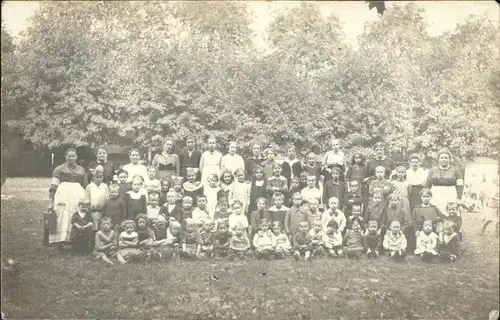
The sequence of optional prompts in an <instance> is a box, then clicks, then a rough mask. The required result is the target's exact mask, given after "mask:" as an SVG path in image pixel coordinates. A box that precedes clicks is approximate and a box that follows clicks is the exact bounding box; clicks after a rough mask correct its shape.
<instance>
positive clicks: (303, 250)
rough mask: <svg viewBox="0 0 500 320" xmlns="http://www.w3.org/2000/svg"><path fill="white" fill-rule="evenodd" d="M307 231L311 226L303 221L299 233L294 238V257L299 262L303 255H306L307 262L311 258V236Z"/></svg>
mask: <svg viewBox="0 0 500 320" xmlns="http://www.w3.org/2000/svg"><path fill="white" fill-rule="evenodd" d="M307 229H309V224H308V223H307V222H305V221H302V222H301V223H300V224H299V231H297V233H296V234H295V235H294V236H293V251H294V252H293V257H294V259H295V260H297V261H298V260H300V258H301V256H302V255H304V260H305V261H308V260H309V258H310V257H311V236H310V235H309V232H307Z"/></svg>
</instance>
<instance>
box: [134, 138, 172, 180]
mask: <svg viewBox="0 0 500 320" xmlns="http://www.w3.org/2000/svg"><path fill="white" fill-rule="evenodd" d="M173 147H174V141H173V140H172V139H170V138H166V139H165V140H163V150H162V152H161V153H157V154H156V155H155V156H154V158H153V161H152V163H151V164H152V165H153V166H155V167H156V168H157V169H158V177H157V178H158V179H160V180H162V179H164V178H167V179H169V180H172V177H173V176H176V177H178V176H179V175H180V171H181V170H180V168H181V167H180V162H179V157H178V156H177V155H176V154H175V153H172V149H173ZM129 177H130V174H129Z"/></svg>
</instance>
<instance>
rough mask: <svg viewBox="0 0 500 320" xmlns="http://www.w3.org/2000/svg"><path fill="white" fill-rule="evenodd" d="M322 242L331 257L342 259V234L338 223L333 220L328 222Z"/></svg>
mask: <svg viewBox="0 0 500 320" xmlns="http://www.w3.org/2000/svg"><path fill="white" fill-rule="evenodd" d="M322 240H323V246H324V247H325V249H326V252H327V254H328V256H329V257H332V258H336V257H342V255H343V252H342V232H340V230H339V225H338V223H337V221H335V220H331V221H330V222H328V225H327V226H326V230H325V231H324V232H323V238H322Z"/></svg>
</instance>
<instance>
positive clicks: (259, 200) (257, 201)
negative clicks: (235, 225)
mask: <svg viewBox="0 0 500 320" xmlns="http://www.w3.org/2000/svg"><path fill="white" fill-rule="evenodd" d="M261 201H264V204H267V199H266V198H264V197H258V198H257V200H255V203H256V204H258V203H259V202H261Z"/></svg>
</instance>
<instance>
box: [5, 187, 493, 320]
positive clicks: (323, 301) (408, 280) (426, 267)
mask: <svg viewBox="0 0 500 320" xmlns="http://www.w3.org/2000/svg"><path fill="white" fill-rule="evenodd" d="M49 182H50V181H49V180H48V179H9V180H8V181H7V183H6V184H5V185H4V187H3V188H2V194H8V195H12V196H13V198H12V199H7V200H2V213H1V214H2V224H1V226H2V243H1V248H2V259H3V260H4V261H5V259H7V258H12V259H14V260H15V261H16V271H15V272H2V289H3V292H2V311H3V312H4V313H5V315H6V317H7V318H11V319H14V318H23V319H28V318H73V319H83V318H99V319H117V318H120V319H124V318H128V319H130V318H136V319H146V318H162V319H382V318H383V319H411V318H422V319H488V314H489V312H490V311H491V310H493V309H498V304H499V277H498V267H499V252H498V239H497V238H495V237H492V236H480V235H479V234H478V233H479V230H480V227H481V225H480V219H479V217H478V216H477V215H475V214H472V213H468V214H467V215H466V216H465V217H464V229H465V230H466V234H465V237H466V244H465V250H466V252H465V255H464V256H463V258H462V259H461V260H460V261H458V262H457V263H454V264H448V265H442V264H424V263H422V262H420V261H419V260H418V259H413V258H409V259H408V261H406V262H403V263H394V262H392V261H389V260H388V259H386V258H385V257H382V258H380V259H378V260H376V261H368V260H361V261H351V260H346V259H341V260H315V261H312V262H308V263H306V262H295V261H293V260H291V259H289V260H283V261H253V260H251V261H235V262H229V261H214V260H211V261H201V262H186V261H175V262H170V263H154V264H153V263H151V264H147V265H132V264H130V265H116V266H111V267H108V266H105V265H103V264H101V263H98V262H97V261H94V260H92V259H91V258H85V257H71V256H64V255H61V254H59V253H57V252H56V251H55V250H54V249H52V248H46V247H43V246H42V244H41V240H42V225H41V217H42V212H43V211H44V210H45V208H46V207H47V205H48V204H49V200H48V195H47V186H48V184H49ZM213 276H215V278H216V279H219V280H216V279H215V278H214V277H213Z"/></svg>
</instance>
